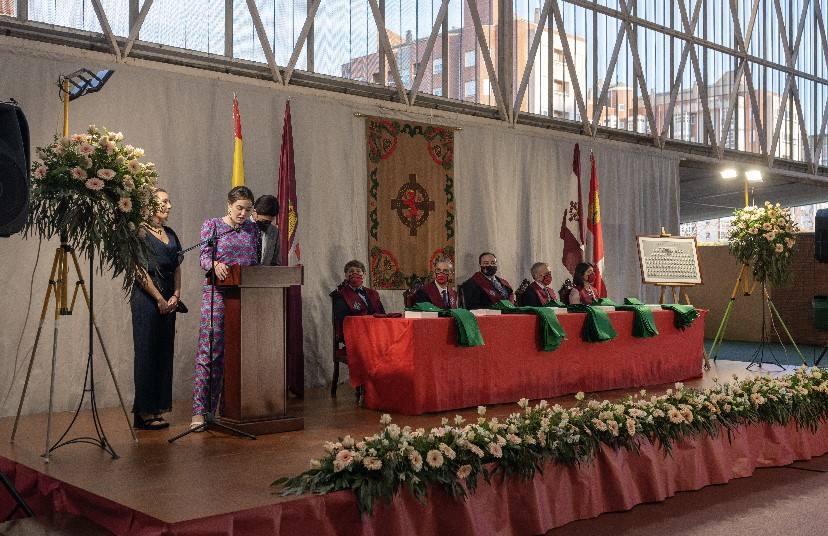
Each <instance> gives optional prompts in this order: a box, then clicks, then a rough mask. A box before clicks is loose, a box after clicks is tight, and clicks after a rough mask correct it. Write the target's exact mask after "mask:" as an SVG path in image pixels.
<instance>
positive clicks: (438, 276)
mask: <svg viewBox="0 0 828 536" xmlns="http://www.w3.org/2000/svg"><path fill="white" fill-rule="evenodd" d="M433 275H434V280H433V281H431V282H430V283H427V284H425V285H423V286H422V287H420V288H419V289H417V292H415V293H414V303H421V302H426V303H428V302H431V303H433V304H434V305H436V306H437V307H440V308H443V309H456V308H457V291H456V290H454V289H453V288H449V286H448V285H449V281H451V279H452V276H453V275H454V265H453V264H452V262H451V259H449V258H448V257H445V256H442V255H441V256H439V257H437V259H436V260H435V261H434V274H433Z"/></svg>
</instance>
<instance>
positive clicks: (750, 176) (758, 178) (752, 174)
mask: <svg viewBox="0 0 828 536" xmlns="http://www.w3.org/2000/svg"><path fill="white" fill-rule="evenodd" d="M745 179H747V180H748V181H749V182H762V172H761V171H759V170H758V169H749V170H747V171H745Z"/></svg>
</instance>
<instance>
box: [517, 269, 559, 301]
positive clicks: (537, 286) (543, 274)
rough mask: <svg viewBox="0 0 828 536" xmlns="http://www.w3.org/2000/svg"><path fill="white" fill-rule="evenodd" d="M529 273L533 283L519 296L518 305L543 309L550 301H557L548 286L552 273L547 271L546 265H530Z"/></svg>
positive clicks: (553, 292) (550, 282)
mask: <svg viewBox="0 0 828 536" xmlns="http://www.w3.org/2000/svg"><path fill="white" fill-rule="evenodd" d="M530 273H531V274H532V279H534V281H532V284H530V285H529V286H528V287H526V291H524V293H523V295H522V296H521V299H520V301H521V303H520V305H522V306H524V307H544V306H546V304H547V303H549V302H550V301H552V300H557V299H558V297H557V295H556V294H555V291H554V290H552V288H551V287H550V286H549V285H551V284H552V272H551V271H550V270H549V265H548V264H546V263H545V262H536V263H535V264H533V265H532V269H531V270H530Z"/></svg>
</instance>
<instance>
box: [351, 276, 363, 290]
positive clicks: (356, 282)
mask: <svg viewBox="0 0 828 536" xmlns="http://www.w3.org/2000/svg"><path fill="white" fill-rule="evenodd" d="M348 284H349V285H351V286H352V287H354V288H359V287H361V286H362V274H351V275H349V276H348Z"/></svg>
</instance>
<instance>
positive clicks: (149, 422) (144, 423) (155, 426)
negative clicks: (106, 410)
mask: <svg viewBox="0 0 828 536" xmlns="http://www.w3.org/2000/svg"><path fill="white" fill-rule="evenodd" d="M169 425H170V423H168V422H167V421H165V420H164V419H158V418H155V417H149V418H147V419H144V418H142V417H141V416H140V415H138V414H137V413H136V414H135V415H134V416H133V419H132V427H133V428H136V429H138V430H161V429H163V428H167V427H168V426H169Z"/></svg>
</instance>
